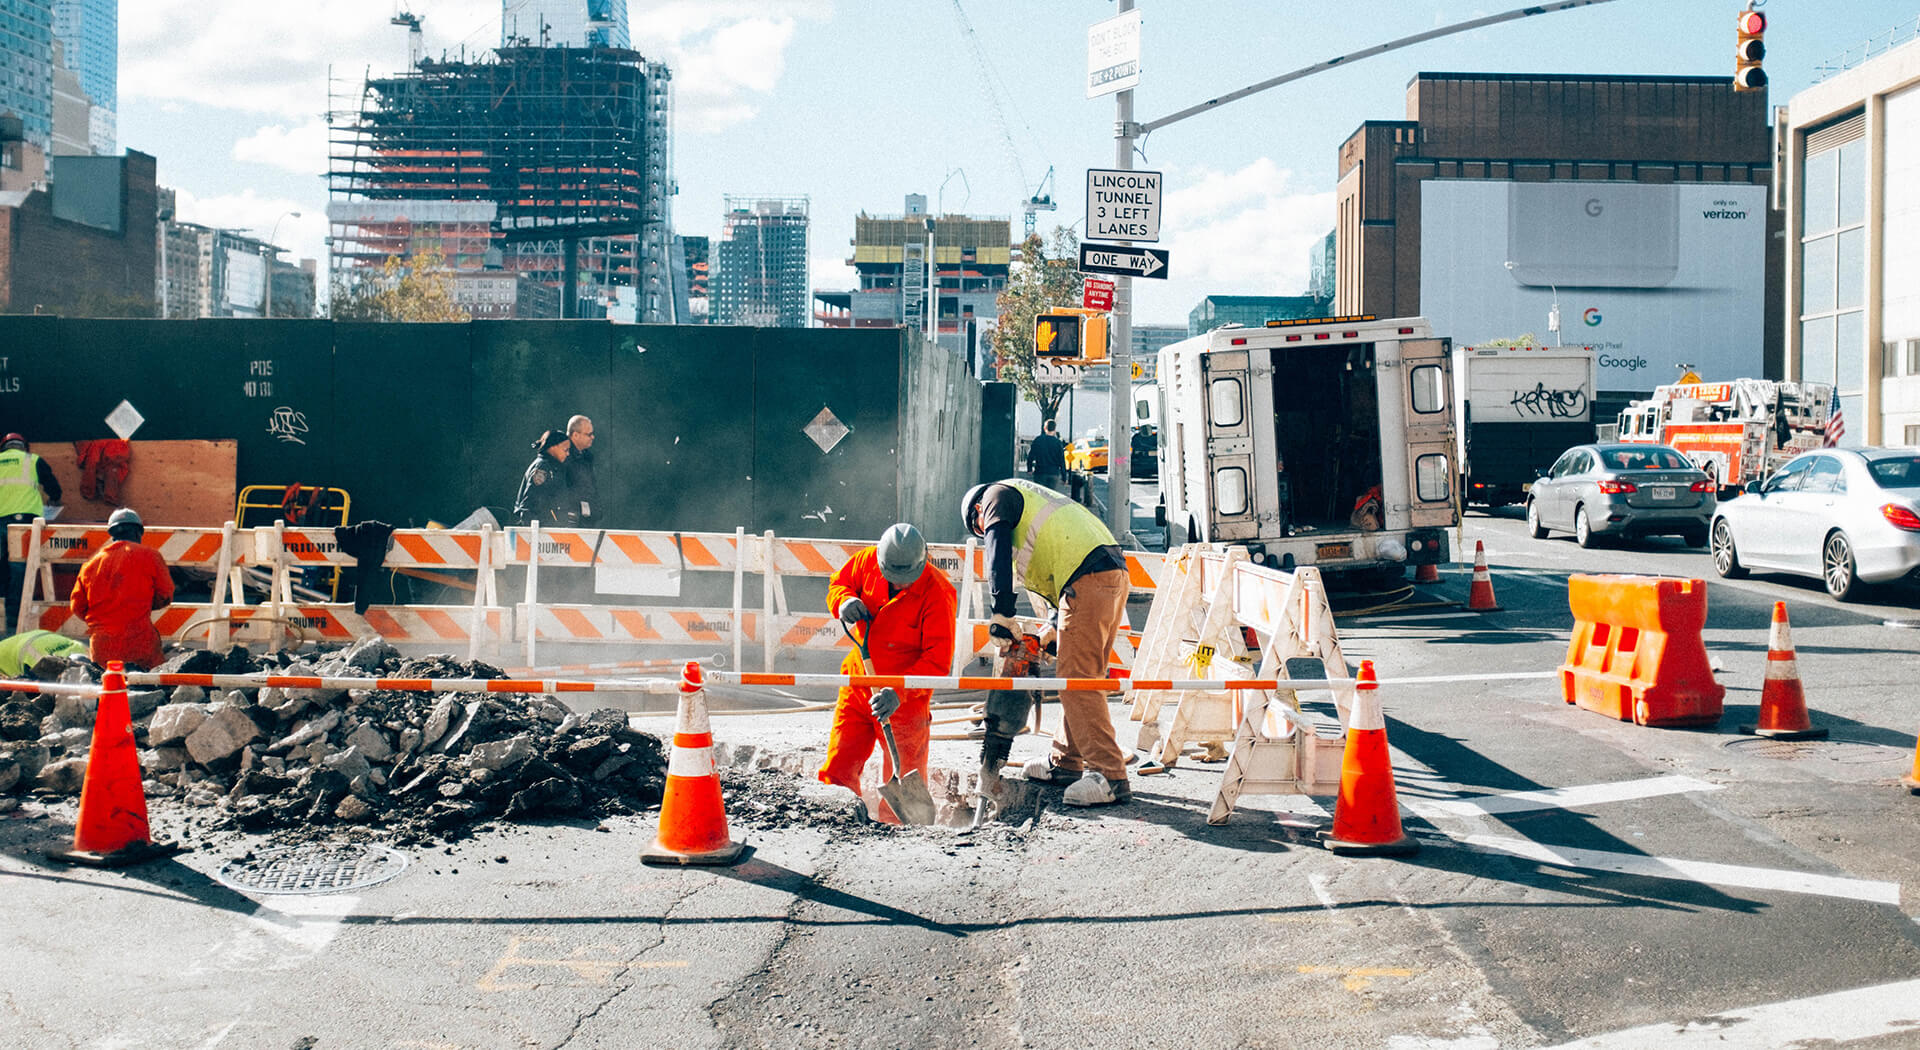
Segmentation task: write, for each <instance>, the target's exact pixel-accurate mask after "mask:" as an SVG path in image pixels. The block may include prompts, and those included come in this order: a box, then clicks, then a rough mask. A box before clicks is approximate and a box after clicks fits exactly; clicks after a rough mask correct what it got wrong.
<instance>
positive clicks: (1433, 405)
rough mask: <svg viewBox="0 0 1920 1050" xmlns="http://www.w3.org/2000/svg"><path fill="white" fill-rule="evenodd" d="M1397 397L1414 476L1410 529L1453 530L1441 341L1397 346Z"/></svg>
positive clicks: (1449, 420) (1448, 403)
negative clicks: (1400, 380)
mask: <svg viewBox="0 0 1920 1050" xmlns="http://www.w3.org/2000/svg"><path fill="white" fill-rule="evenodd" d="M1400 360H1401V365H1402V367H1401V374H1402V375H1404V376H1405V377H1406V379H1405V382H1404V384H1403V389H1402V391H1401V397H1403V398H1404V399H1405V404H1404V406H1403V407H1404V409H1405V411H1406V419H1407V469H1408V470H1409V471H1410V472H1411V473H1412V475H1413V476H1412V477H1411V478H1409V479H1408V480H1409V482H1410V484H1409V487H1408V491H1409V493H1410V495H1411V499H1410V500H1409V501H1408V502H1409V507H1410V510H1411V516H1410V524H1411V526H1412V527H1413V528H1416V529H1418V528H1433V527H1444V526H1447V525H1451V524H1453V522H1454V512H1453V479H1454V464H1453V445H1454V439H1453V412H1452V407H1453V390H1452V372H1453V367H1452V366H1453V359H1452V355H1451V354H1449V353H1448V350H1447V341H1446V340H1445V339H1409V340H1407V341H1406V342H1403V343H1401V344H1400Z"/></svg>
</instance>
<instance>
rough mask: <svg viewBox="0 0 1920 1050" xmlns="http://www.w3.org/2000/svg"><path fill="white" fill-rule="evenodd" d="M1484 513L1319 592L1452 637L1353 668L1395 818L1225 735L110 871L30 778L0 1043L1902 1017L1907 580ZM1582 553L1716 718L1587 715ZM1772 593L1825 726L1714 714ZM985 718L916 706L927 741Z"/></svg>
mask: <svg viewBox="0 0 1920 1050" xmlns="http://www.w3.org/2000/svg"><path fill="white" fill-rule="evenodd" d="M1476 539H1479V540H1484V541H1485V543H1486V547H1487V553H1488V558H1489V561H1490V563H1491V564H1492V567H1493V580H1494V585H1495V588H1496V594H1497V597H1498V599H1499V602H1500V604H1501V605H1502V607H1503V608H1502V610H1501V611H1499V612H1492V613H1469V612H1467V611H1465V610H1464V609H1463V608H1461V607H1460V606H1459V603H1460V602H1461V601H1463V600H1464V598H1465V597H1466V594H1467V586H1468V571H1467V567H1466V565H1465V564H1462V563H1456V564H1455V565H1454V566H1451V567H1450V568H1449V570H1448V571H1447V572H1446V573H1445V575H1444V577H1443V579H1442V581H1441V583H1439V584H1437V585H1429V586H1426V587H1422V588H1419V593H1418V594H1416V595H1415V596H1414V598H1413V599H1412V600H1411V601H1410V602H1408V603H1406V604H1405V605H1403V606H1402V607H1400V608H1398V609H1394V610H1388V611H1385V612H1382V613H1379V614H1376V615H1369V616H1363V617H1357V618H1350V619H1344V620H1342V621H1341V624H1340V640H1341V644H1342V646H1343V648H1344V650H1345V653H1346V655H1347V657H1348V658H1349V659H1350V660H1355V661H1357V660H1359V659H1370V660H1373V661H1375V662H1376V664H1377V666H1378V668H1379V670H1380V673H1381V674H1382V676H1384V677H1387V678H1390V679H1391V678H1406V677H1434V676H1458V680H1455V681H1447V682H1434V683H1425V684H1418V685H1402V686H1393V685H1389V686H1388V687H1387V688H1385V689H1383V690H1382V693H1381V696H1382V699H1383V702H1384V706H1385V709H1386V715H1387V731H1388V738H1389V741H1390V743H1391V746H1392V749H1393V762H1394V775H1395V778H1396V781H1397V783H1398V788H1399V799H1400V802H1401V804H1402V807H1403V810H1404V811H1405V817H1404V819H1405V822H1406V826H1407V829H1408V831H1409V832H1410V833H1412V834H1413V835H1414V836H1416V837H1417V838H1418V839H1419V840H1420V842H1421V844H1422V849H1421V850H1420V852H1419V853H1418V854H1416V855H1414V856H1412V857H1405V858H1373V859H1352V858H1343V857H1340V856H1336V855H1334V854H1331V853H1328V852H1326V851H1325V850H1324V849H1322V848H1320V847H1319V846H1318V845H1317V843H1316V839H1315V833H1316V832H1317V831H1319V830H1321V829H1324V828H1325V827H1327V826H1328V823H1329V818H1328V814H1327V810H1326V809H1325V808H1323V807H1329V806H1331V804H1332V801H1331V800H1330V799H1327V798H1314V799H1310V798H1306V797H1303V796H1298V795H1290V796H1260V797H1250V798H1246V799H1243V800H1242V804H1241V806H1240V808H1239V810H1238V811H1237V812H1236V813H1235V814H1234V816H1233V817H1232V819H1231V820H1230V821H1229V822H1228V823H1227V824H1225V825H1222V826H1210V825H1208V824H1207V823H1206V820H1205V818H1206V813H1207V810H1208V808H1209V806H1210V805H1211V803H1212V799H1213V795H1214V792H1215V789H1216V788H1217V786H1218V783H1219V779H1220V769H1221V766H1219V765H1217V764H1206V763H1193V762H1183V763H1182V764H1180V765H1178V766H1176V767H1175V768H1174V769H1173V771H1172V772H1170V773H1169V774H1167V775H1162V776H1153V777H1147V776H1137V777H1135V778H1134V779H1133V786H1134V792H1135V798H1136V801H1135V802H1134V803H1132V804H1131V805H1128V806H1122V807H1117V808H1113V809H1108V810H1100V811H1091V812H1089V811H1076V810H1069V809H1065V808H1064V807H1062V806H1060V804H1059V795H1058V792H1057V791H1056V790H1052V789H1045V790H1038V791H1036V793H1035V794H1034V795H1033V804H1032V805H1031V806H1030V807H1029V808H1027V809H1026V810H1024V811H1022V812H1020V813H1018V814H1016V817H1017V819H1018V823H1014V824H996V825H993V826H991V827H990V828H989V829H987V830H985V831H983V832H981V833H978V834H973V835H963V834H961V833H959V832H957V831H954V830H952V829H947V828H929V829H914V830H910V831H902V832H897V833H892V834H881V835H870V834H860V835H849V834H842V833H841V832H840V831H838V830H836V829H835V828H833V827H825V826H808V825H800V826H793V827H781V828H770V829H765V830H755V831H753V832H751V833H750V834H749V835H748V840H749V843H750V845H751V847H752V850H753V852H752V855H751V857H750V858H749V859H748V860H747V861H746V862H745V863H742V864H740V865H738V866H736V867H732V868H725V869H695V870H677V869H676V870H667V869H654V868H643V867H641V866H640V865H639V864H638V863H637V861H636V855H637V853H638V851H639V850H640V849H641V848H642V847H643V846H644V845H645V844H646V843H647V842H649V841H650V840H651V837H652V834H653V828H652V824H651V817H650V816H649V817H646V818H633V819H627V820H618V821H610V822H608V823H607V825H605V826H604V830H600V829H596V828H594V827H590V826H575V825H567V824H558V825H547V826H535V827H527V828H512V827H502V828H499V829H497V830H494V831H491V832H487V833H485V834H482V835H481V836H479V837H477V838H475V839H473V840H470V841H467V842H465V843H462V844H460V845H458V846H455V847H452V848H450V849H448V850H445V851H440V850H436V851H433V852H424V853H417V854H415V855H412V856H411V857H409V858H407V859H408V861H409V862H410V863H409V865H408V867H407V868H406V870H405V871H404V872H402V873H401V874H399V875H398V876H397V877H394V878H391V879H388V880H386V881H383V882H379V883H377V884H374V885H370V886H366V887H364V888H359V889H354V890H349V891H346V892H341V893H331V894H291V895H270V894H263V893H258V892H241V891H238V890H235V889H231V888H229V887H227V886H225V885H223V884H222V883H220V882H219V881H217V880H216V879H215V878H214V876H215V875H216V874H217V872H218V870H219V869H220V867H221V865H222V864H223V863H225V862H226V861H228V860H230V859H231V858H233V857H235V856H238V855H240V854H241V853H243V852H244V851H245V850H247V849H248V848H254V847H258V846H259V845H260V843H258V842H255V841H252V840H249V839H244V838H236V837H233V836H219V835H214V836H208V835H205V834H204V833H200V834H197V835H196V837H195V838H194V839H193V841H194V842H195V843H196V845H198V847H199V848H197V849H196V850H195V851H194V852H191V853H188V854H185V855H183V856H182V857H180V858H177V859H176V860H174V861H169V862H164V863H159V864H152V865H147V866H145V867H142V868H136V869H132V870H129V871H127V872H122V873H101V872H93V871H86V870H81V871H72V870H67V869H61V868H55V867H51V866H49V865H48V864H46V863H45V862H44V860H43V859H42V858H41V857H40V854H39V852H38V851H39V849H40V848H41V847H42V846H43V845H45V844H46V843H47V842H48V841H50V840H57V839H58V838H59V837H60V835H61V834H63V833H64V832H65V830H66V827H67V825H66V824H65V823H64V822H65V821H66V820H69V819H70V817H71V813H70V811H62V810H59V809H57V808H56V809H54V810H53V811H52V812H51V813H50V814H49V815H48V816H46V817H45V818H44V819H37V820H34V819H26V818H25V817H23V816H21V815H20V814H15V815H14V816H12V817H0V893H3V894H4V900H5V902H6V903H5V906H4V907H5V914H6V923H5V927H4V932H0V950H4V952H5V957H6V959H7V960H8V963H9V965H7V966H6V967H4V969H0V1045H4V1046H21V1047H54V1048H58V1047H76V1048H82V1047H84V1048H94V1047H101V1048H105V1047H168V1048H171V1047H181V1048H188V1047H191V1048H211V1047H272V1048H284V1047H302V1048H309V1047H366V1048H394V1050H399V1048H413V1050H441V1048H445V1050H455V1048H460V1050H466V1048H490V1047H542V1048H558V1047H569V1048H584V1047H642V1046H646V1047H729V1048H732V1047H876V1048H878V1047H1009V1048H1011V1047H1046V1048H1052V1047H1079V1046H1133V1047H1248V1048H1254V1047H1380V1048H1390V1050H1426V1048H1442V1047H1446V1048H1470V1050H1483V1048H1495V1047H1546V1046H1565V1045H1572V1046H1589V1047H1608V1048H1612V1047H1619V1048H1640V1047H1670V1046H1671V1047H1691V1046H1713V1047H1718V1048H1724V1047H1775V1046H1805V1045H1818V1046H1850V1047H1873V1048H1891V1047H1914V1046H1920V927H1916V924H1915V920H1916V917H1920V894H1917V892H1916V889H1915V887H1916V886H1920V797H1915V796H1913V795H1911V794H1909V793H1908V791H1907V790H1906V789H1905V787H1903V786H1902V785H1901V784H1900V777H1901V776H1902V775H1903V774H1904V773H1907V772H1910V771H1911V770H1912V768H1913V763H1914V761H1915V736H1914V734H1915V730H1916V729H1917V728H1920V703H1916V700H1915V696H1916V690H1915V687H1914V682H1915V680H1916V679H1917V678H1920V660H1916V657H1915V653H1916V649H1917V648H1920V631H1916V630H1913V629H1910V628H1906V627H1899V626H1888V625H1887V621H1895V622H1898V621H1902V620H1915V619H1920V608H1917V607H1916V605H1915V603H1914V602H1913V601H1912V600H1911V598H1910V597H1909V596H1907V595H1904V594H1883V595H1880V596H1879V597H1878V599H1877V600H1876V601H1875V602H1870V603H1863V604H1856V605H1845V606H1842V605H1839V604H1836V603H1834V602H1832V601H1831V600H1829V599H1828V598H1826V596H1825V595H1824V594H1823V593H1822V592H1821V591H1820V590H1819V589H1818V586H1817V584H1815V583H1814V582H1812V581H1796V580H1789V579H1786V578H1775V577H1756V578H1753V579H1749V580H1745V581H1739V582H1724V583H1723V582H1720V581H1718V580H1717V579H1715V578H1714V577H1713V574H1712V569H1711V566H1710V564H1709V562H1708V559H1707V556H1706V554H1705V553H1704V552H1703V551H1693V550H1688V549H1684V548H1682V547H1680V546H1679V545H1678V544H1677V543H1676V542H1675V541H1671V540H1656V541H1652V542H1649V543H1646V544H1643V545H1639V546H1636V547H1632V548H1626V549H1611V550H1594V551H1584V550H1581V549H1580V548H1578V547H1576V546H1575V545H1574V544H1573V543H1572V542H1571V541H1570V540H1568V539H1564V538H1556V539H1552V540H1544V541H1536V540H1532V539H1528V538H1527V537H1526V536H1525V534H1524V526H1523V524H1522V522H1521V521H1520V520H1519V518H1518V514H1517V511H1516V512H1513V513H1512V514H1510V515H1506V516H1497V517H1496V516H1485V515H1480V514H1474V515H1471V516H1470V517H1469V518H1468V521H1467V526H1466V541H1467V543H1466V548H1467V551H1468V552H1469V553H1468V557H1469V558H1470V552H1471V550H1472V545H1473V542H1474V541H1475V540H1476ZM1576 571H1582V572H1584V571H1602V572H1613V571H1631V572H1647V573H1659V574H1668V575H1681V576H1694V577H1700V578H1704V579H1707V580H1708V581H1709V585H1708V596H1709V613H1708V623H1707V629H1706V642H1707V646H1708V649H1709V653H1710V655H1711V656H1712V658H1713V660H1714V661H1715V664H1716V668H1717V674H1718V677H1719V680H1720V681H1721V682H1722V683H1723V684H1725V685H1726V687H1727V690H1728V693H1727V697H1726V702H1725V705H1726V706H1725V715H1724V717H1723V718H1722V719H1721V721H1720V723H1719V724H1718V725H1717V726H1715V727H1711V728H1706V729H1690V730H1674V729H1652V728H1642V727H1637V726H1634V725H1632V724H1630V723H1621V722H1616V721H1612V720H1610V719H1607V718H1605V717H1602V716H1600V715H1598V714H1595V713H1593V712H1590V711H1586V710H1583V709H1580V708H1576V707H1570V706H1568V705H1567V704H1565V703H1564V702H1562V700H1561V698H1560V695H1559V692H1558V684H1557V682H1556V681H1555V680H1554V679H1553V678H1551V677H1540V676H1538V675H1540V674H1541V673H1543V672H1551V671H1553V670H1554V669H1555V668H1556V667H1557V665H1558V664H1559V663H1560V661H1561V660H1562V659H1563V657H1564V655H1565V651H1566V645H1567V639H1568V634H1569V630H1570V628H1571V626H1572V621H1571V617H1570V616H1569V614H1568V611H1567V605H1566V576H1567V574H1568V573H1569V572H1576ZM1776 600H1782V601H1785V602H1786V603H1787V605H1788V608H1789V610H1790V612H1791V615H1792V624H1793V640H1794V642H1795V644H1796V648H1797V651H1798V666H1799V669H1800V671H1801V673H1802V675H1803V678H1804V680H1805V689H1806V694H1807V698H1808V702H1809V706H1810V708H1811V710H1812V716H1813V719H1814V721H1815V723H1816V724H1818V725H1822V726H1826V727H1828V728H1829V729H1830V731H1831V739H1829V740H1827V741H1824V742H1808V743H1796V744H1784V743H1777V742H1763V741H1759V740H1756V739H1755V738H1751V737H1744V736H1741V735H1739V734H1738V733H1737V732H1736V730H1735V727H1736V726H1738V725H1739V724H1741V723H1743V722H1751V721H1752V719H1753V716H1754V714H1755V710H1756V705H1757V702H1758V697H1759V689H1760V685H1761V681H1762V677H1763V674H1764V670H1765V665H1766V662H1767V661H1766V648H1767V627H1768V622H1769V616H1770V612H1771V609H1772V605H1773V602H1774V601H1776ZM1523 674H1532V675H1536V676H1535V677H1495V676H1501V675H1523ZM1310 710H1312V711H1314V712H1315V713H1316V715H1317V716H1318V717H1320V718H1322V719H1325V718H1327V717H1329V712H1330V709H1328V708H1326V707H1325V706H1324V705H1318V704H1315V705H1310ZM1113 711H1114V712H1115V713H1116V715H1117V716H1118V717H1119V718H1120V719H1121V720H1122V721H1121V722H1120V725H1119V731H1120V734H1121V739H1122V740H1123V742H1127V741H1131V740H1132V738H1133V734H1134V732H1135V730H1136V727H1135V726H1134V725H1132V724H1130V723H1127V722H1125V721H1124V718H1125V713H1126V708H1125V707H1124V706H1121V705H1119V704H1116V705H1115V706H1114V708H1113ZM636 717H637V718H638V724H640V725H641V726H642V727H643V728H647V729H650V730H653V731H659V732H666V731H669V729H670V723H669V720H668V719H666V718H664V717H659V716H636ZM1057 717H1058V715H1057V713H1056V712H1053V711H1050V712H1049V714H1048V721H1049V725H1052V724H1053V721H1054V720H1055V719H1057ZM825 728H826V726H825V721H824V718H822V717H821V716H817V715H780V716H770V717H739V718H730V719H721V720H719V722H718V723H717V724H716V730H715V731H716V734H717V736H718V737H719V738H720V739H721V740H722V741H723V743H724V745H725V746H723V747H722V748H721V757H722V760H723V761H724V762H732V763H743V764H771V765H773V766H775V767H776V768H780V769H786V770H789V771H791V772H793V773H794V774H795V780H796V781H797V782H801V783H804V782H805V773H806V771H808V770H810V769H811V768H812V766H813V765H814V764H817V762H818V761H819V757H820V749H821V746H822V744H823V742H824V737H825ZM977 746H978V745H977V744H975V743H972V742H969V741H964V740H954V741H936V743H935V747H934V762H935V765H936V767H938V768H937V769H936V774H938V773H939V772H940V771H941V770H946V769H954V770H959V769H967V768H970V767H971V766H972V764H973V763H974V762H976V761H977V750H976V749H977ZM1042 747H1043V744H1042V742H1041V741H1039V740H1038V739H1037V738H1033V737H1024V738H1022V739H1021V741H1020V742H1019V744H1018V746H1017V748H1016V753H1015V755H1016V759H1018V758H1024V757H1027V756H1031V755H1037V754H1039V753H1040V751H1041V749H1042ZM810 790H811V789H810ZM818 790H819V792H820V793H822V797H824V796H825V795H831V794H832V789H825V788H820V789H818ZM744 801H745V800H742V799H739V798H735V799H730V800H729V805H730V806H731V807H733V808H734V809H735V811H736V812H738V811H739V808H740V806H741V805H742V804H743V803H744ZM30 808H31V807H30ZM156 817H157V820H158V821H159V823H160V824H161V826H162V827H163V829H165V830H167V831H169V832H171V833H176V834H177V833H179V832H180V831H182V830H191V826H190V825H188V824H186V823H185V819H186V817H185V816H184V815H183V814H182V813H180V812H179V811H177V810H172V809H164V808H163V809H160V810H159V811H157V813H156Z"/></svg>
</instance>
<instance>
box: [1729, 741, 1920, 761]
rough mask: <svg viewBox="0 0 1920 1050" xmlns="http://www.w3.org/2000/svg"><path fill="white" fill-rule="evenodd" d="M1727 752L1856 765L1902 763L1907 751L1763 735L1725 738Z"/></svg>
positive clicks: (1877, 746) (1878, 746)
mask: <svg viewBox="0 0 1920 1050" xmlns="http://www.w3.org/2000/svg"><path fill="white" fill-rule="evenodd" d="M1722 746H1723V747H1725V748H1726V749H1727V750H1729V751H1738V752H1740V753H1741V754H1743V755H1753V756H1755V757H1757V758H1775V759H1781V760H1783V761H1798V760H1804V759H1820V760H1822V761H1826V762H1835V763H1838V764H1840V765H1847V766H1857V765H1868V764H1871V763H1874V762H1904V761H1906V758H1907V753H1906V752H1905V751H1903V750H1901V749H1900V748H1897V747H1888V746H1886V745H1884V744H1861V743H1856V742H1853V741H1850V740H1769V739H1767V738H1766V737H1751V738H1746V739H1741V740H1729V741H1727V742H1726V743H1725V744H1724V745H1722Z"/></svg>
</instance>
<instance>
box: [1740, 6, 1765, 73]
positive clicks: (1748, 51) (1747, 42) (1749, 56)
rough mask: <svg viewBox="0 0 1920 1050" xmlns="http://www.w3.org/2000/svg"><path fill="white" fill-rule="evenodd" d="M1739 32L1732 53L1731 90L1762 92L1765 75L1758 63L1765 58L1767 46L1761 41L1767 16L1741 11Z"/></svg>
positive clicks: (1755, 12)
mask: <svg viewBox="0 0 1920 1050" xmlns="http://www.w3.org/2000/svg"><path fill="white" fill-rule="evenodd" d="M1739 30H1740V34H1739V40H1738V41H1737V42H1736V43H1735V44H1734V51H1733V89H1734V90H1735V91H1763V90H1765V89H1766V86H1767V73H1766V70H1764V69H1761V68H1760V62H1761V60H1762V59H1765V58H1766V57H1767V44H1766V41H1765V40H1764V39H1763V37H1764V36H1765V34H1766V31H1767V16H1766V15H1763V14H1761V13H1760V12H1758V11H1742V12H1740V21H1739Z"/></svg>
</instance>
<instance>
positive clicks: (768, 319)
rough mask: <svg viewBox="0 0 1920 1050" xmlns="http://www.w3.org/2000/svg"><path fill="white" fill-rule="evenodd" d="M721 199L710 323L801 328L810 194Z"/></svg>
mask: <svg viewBox="0 0 1920 1050" xmlns="http://www.w3.org/2000/svg"><path fill="white" fill-rule="evenodd" d="M724 203H725V207H726V214H725V216H724V217H723V225H722V229H721V234H720V241H719V243H717V244H715V245H714V246H713V257H714V261H715V262H716V263H717V265H716V266H715V268H714V273H713V287H714V292H713V311H714V317H713V320H714V322H715V323H717V324H744V325H755V326H758V327H762V328H776V327H778V328H804V327H806V326H807V317H808V311H807V299H808V296H809V294H810V292H811V289H810V288H809V281H808V276H809V275H808V270H807V263H808V258H807V228H808V223H809V218H808V213H809V210H810V208H811V198H808V197H769V196H759V197H746V196H727V197H726V198H725V200H724Z"/></svg>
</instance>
